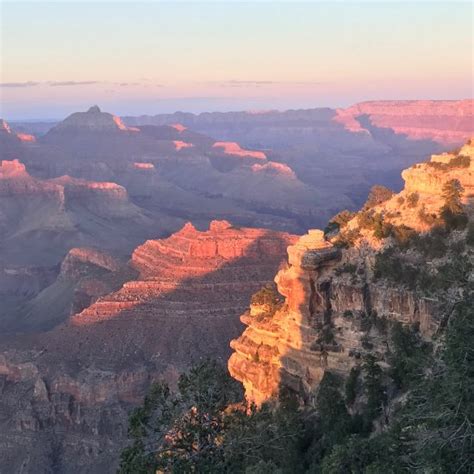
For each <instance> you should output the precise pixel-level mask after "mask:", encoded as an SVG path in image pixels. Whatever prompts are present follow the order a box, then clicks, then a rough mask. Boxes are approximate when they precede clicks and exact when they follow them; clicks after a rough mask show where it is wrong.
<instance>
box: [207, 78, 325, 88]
mask: <svg viewBox="0 0 474 474" xmlns="http://www.w3.org/2000/svg"><path fill="white" fill-rule="evenodd" d="M216 83H217V84H218V85H219V86H221V87H261V86H273V85H293V86H320V85H323V84H327V83H326V82H320V81H258V80H255V81H254V80H249V81H242V80H236V79H232V80H228V81H217V82H214V84H216Z"/></svg>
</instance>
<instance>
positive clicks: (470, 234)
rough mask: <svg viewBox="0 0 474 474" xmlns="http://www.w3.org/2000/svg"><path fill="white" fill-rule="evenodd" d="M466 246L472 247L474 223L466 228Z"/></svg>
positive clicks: (473, 245) (473, 244)
mask: <svg viewBox="0 0 474 474" xmlns="http://www.w3.org/2000/svg"><path fill="white" fill-rule="evenodd" d="M466 244H467V245H469V246H470V247H474V222H471V223H469V225H468V227H467V234H466Z"/></svg>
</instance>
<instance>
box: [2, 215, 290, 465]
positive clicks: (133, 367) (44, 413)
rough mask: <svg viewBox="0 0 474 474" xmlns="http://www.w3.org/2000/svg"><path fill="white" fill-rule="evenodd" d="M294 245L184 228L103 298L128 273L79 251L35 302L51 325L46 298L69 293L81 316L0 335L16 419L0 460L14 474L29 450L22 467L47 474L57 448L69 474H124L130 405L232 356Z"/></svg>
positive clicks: (148, 247)
mask: <svg viewBox="0 0 474 474" xmlns="http://www.w3.org/2000/svg"><path fill="white" fill-rule="evenodd" d="M296 240H297V237H296V236H294V235H290V234H286V233H283V232H275V231H269V230H264V229H252V228H238V227H234V226H232V225H231V224H229V222H226V221H213V222H212V223H211V224H210V226H209V229H208V230H206V231H200V230H198V229H196V228H195V227H194V226H193V225H191V224H187V225H185V226H184V227H183V228H182V229H181V230H180V231H179V232H177V233H175V234H173V235H172V236H171V237H169V238H166V239H160V240H149V241H147V242H146V243H144V244H143V245H141V246H139V247H137V248H136V250H135V251H134V252H133V255H132V258H131V259H130V261H129V263H128V265H126V267H127V268H128V271H129V272H130V274H129V276H128V278H127V279H126V281H125V282H124V283H123V284H120V286H119V288H118V289H117V288H115V289H114V288H112V292H108V293H106V294H104V290H106V289H107V288H111V286H112V285H115V284H116V283H117V279H118V277H119V276H120V277H123V276H124V272H125V271H126V270H127V269H124V268H123V264H122V263H121V262H119V261H117V260H116V259H115V258H112V257H111V256H109V255H106V254H104V253H103V252H98V251H96V250H93V249H90V248H77V249H73V250H71V252H69V253H68V255H67V256H66V258H65V260H64V261H63V263H62V265H61V271H60V276H59V278H58V279H57V281H56V282H55V283H53V284H52V285H50V286H49V287H48V288H46V289H45V290H44V291H43V292H41V293H40V294H39V296H38V298H36V299H35V301H34V302H35V304H36V305H37V306H36V308H37V310H36V313H35V314H36V317H40V316H41V315H44V317H45V318H48V317H49V316H48V313H47V312H46V311H43V310H46V308H45V307H44V306H41V304H42V302H43V301H44V300H45V299H46V301H49V302H50V305H49V311H50V312H51V311H53V309H54V308H55V307H56V304H52V303H51V302H52V301H53V302H54V300H52V299H51V298H52V296H53V295H54V296H62V297H63V299H64V297H65V296H67V295H68V293H66V292H65V291H64V289H65V288H69V290H67V291H69V292H70V293H69V296H70V298H71V299H70V300H69V302H72V303H73V304H74V305H76V307H77V308H78V312H77V313H76V314H75V315H73V316H72V317H70V318H69V319H68V320H67V321H66V322H64V323H63V324H60V325H58V326H56V327H55V328H54V329H53V330H51V331H49V332H45V333H42V334H32V335H29V336H23V337H17V338H10V339H8V340H4V341H2V340H1V339H2V338H1V335H0V352H1V354H2V355H1V356H0V383H1V387H2V388H1V390H2V396H1V397H0V417H1V419H3V420H7V422H6V425H5V426H6V428H5V429H2V430H1V433H0V458H1V459H2V460H5V461H4V465H5V466H6V467H7V468H8V472H17V471H18V469H19V466H21V465H22V463H25V457H24V453H25V452H28V453H30V455H29V458H28V460H26V468H25V469H29V470H33V469H34V470H36V471H37V472H47V469H48V468H50V466H51V460H50V459H47V458H45V457H44V456H43V453H45V452H46V453H47V452H51V450H53V449H54V452H55V453H58V454H57V456H58V458H60V461H58V462H60V463H61V466H63V471H64V472H78V473H81V474H82V473H84V474H85V473H97V474H99V473H100V474H102V473H112V472H116V468H117V463H118V459H119V452H120V450H121V449H122V448H123V447H124V446H125V444H126V443H127V422H128V414H129V411H130V410H131V408H133V407H134V406H136V405H137V404H139V403H141V402H142V400H143V396H144V395H145V393H146V392H147V390H148V388H149V386H150V384H151V383H152V382H153V381H155V380H156V379H158V378H164V379H166V380H168V381H169V382H171V383H172V384H173V383H175V382H176V379H177V376H178V373H180V372H181V371H183V370H184V369H186V368H187V367H188V366H189V365H190V364H192V363H194V362H196V361H199V360H201V359H202V358H204V357H207V356H210V357H213V358H218V359H222V360H227V358H228V356H229V355H230V349H229V342H230V340H231V339H232V338H235V337H237V336H238V335H239V334H240V333H241V331H242V325H241V323H240V321H239V315H240V314H241V313H242V312H243V311H244V309H245V307H246V306H247V305H248V301H249V298H250V296H251V294H252V293H254V292H255V291H257V289H258V288H260V287H261V286H262V285H266V284H268V283H269V282H271V280H272V278H273V275H274V274H275V273H276V271H277V270H278V268H279V266H280V264H281V263H282V261H283V260H284V258H285V253H286V248H287V246H288V245H290V244H292V243H294V242H295V241H296ZM121 272H122V273H121ZM59 290H63V291H59ZM46 297H48V298H46ZM88 299H89V301H92V304H90V305H88V306H87V307H85V308H82V307H81V305H84V304H86V303H87V300H88ZM40 307H41V308H43V310H42V312H41V313H40V312H39V310H38V308H40ZM26 348H28V349H26ZM19 394H23V395H22V396H21V403H20V404H19V403H18V398H19ZM25 394H27V395H25Z"/></svg>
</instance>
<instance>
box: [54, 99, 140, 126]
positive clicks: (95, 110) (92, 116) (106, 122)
mask: <svg viewBox="0 0 474 474" xmlns="http://www.w3.org/2000/svg"><path fill="white" fill-rule="evenodd" d="M74 131H89V132H118V131H122V132H125V131H129V132H130V131H131V132H137V131H138V129H136V128H133V127H130V128H129V127H126V126H125V125H124V123H123V122H122V120H121V119H120V118H119V117H116V116H115V115H112V114H109V113H107V112H102V111H101V110H100V108H99V107H98V106H97V105H94V106H92V107H91V108H90V109H89V110H88V111H87V112H76V113H74V114H72V115H70V116H69V117H67V118H66V119H64V120H63V121H62V122H60V123H59V124H58V125H56V126H55V127H54V128H53V129H52V130H51V131H50V132H49V133H61V132H74Z"/></svg>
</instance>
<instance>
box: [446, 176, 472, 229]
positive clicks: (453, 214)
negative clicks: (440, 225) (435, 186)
mask: <svg viewBox="0 0 474 474" xmlns="http://www.w3.org/2000/svg"><path fill="white" fill-rule="evenodd" d="M463 192H464V189H463V187H462V186H461V183H460V182H459V180H457V179H452V180H450V181H448V182H447V183H446V184H445V185H444V186H443V197H444V200H445V204H444V206H443V207H442V209H441V218H442V219H443V221H444V223H445V225H446V227H447V228H448V229H450V230H454V229H463V228H464V227H466V224H467V221H468V219H467V215H466V213H465V212H464V209H463V206H462V203H461V197H462V193H463Z"/></svg>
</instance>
